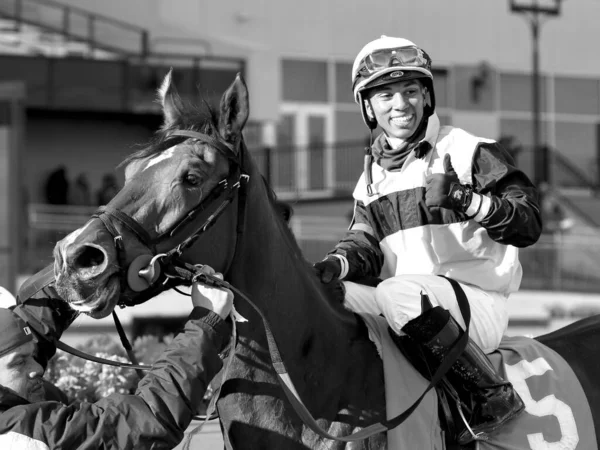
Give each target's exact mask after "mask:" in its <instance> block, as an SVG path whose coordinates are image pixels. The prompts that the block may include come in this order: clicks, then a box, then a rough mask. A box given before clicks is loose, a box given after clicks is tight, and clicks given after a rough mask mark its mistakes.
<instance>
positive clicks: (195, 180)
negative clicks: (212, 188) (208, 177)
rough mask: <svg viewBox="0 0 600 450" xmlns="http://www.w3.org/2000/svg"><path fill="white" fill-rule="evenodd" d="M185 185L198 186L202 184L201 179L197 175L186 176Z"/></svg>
mask: <svg viewBox="0 0 600 450" xmlns="http://www.w3.org/2000/svg"><path fill="white" fill-rule="evenodd" d="M185 183H186V184H188V185H190V186H197V185H199V184H200V177H199V176H198V175H196V174H195V173H188V174H187V175H186V176H185Z"/></svg>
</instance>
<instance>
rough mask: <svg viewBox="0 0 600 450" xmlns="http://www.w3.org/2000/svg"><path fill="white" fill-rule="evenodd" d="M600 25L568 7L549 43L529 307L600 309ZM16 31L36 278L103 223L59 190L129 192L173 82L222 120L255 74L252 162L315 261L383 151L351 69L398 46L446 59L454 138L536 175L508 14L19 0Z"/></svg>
mask: <svg viewBox="0 0 600 450" xmlns="http://www.w3.org/2000/svg"><path fill="white" fill-rule="evenodd" d="M61 4H62V5H63V7H61V6H60V5H61ZM599 15H600V3H599V2H598V1H596V0H579V1H577V2H573V1H571V2H564V3H563V6H562V15H561V16H560V17H559V18H557V19H553V20H551V21H549V22H548V23H547V24H545V26H544V28H543V31H542V33H543V35H542V40H541V48H540V49H541V72H542V91H541V92H542V95H541V109H542V130H541V131H542V141H543V142H544V143H545V144H546V146H547V148H548V152H549V154H550V160H551V171H550V181H551V185H550V186H548V188H547V192H548V202H549V203H548V204H549V206H548V211H549V215H548V216H547V221H546V222H547V223H548V224H549V223H552V226H550V227H548V228H549V229H551V231H552V232H551V233H548V234H547V235H546V236H545V237H544V238H543V239H542V241H541V242H540V243H539V244H537V245H536V246H535V247H534V248H532V249H528V250H525V251H524V252H523V253H522V254H523V262H524V268H525V279H524V283H523V286H524V288H526V289H527V288H529V289H552V290H554V291H588V292H598V291H600V280H599V279H598V275H597V274H596V273H595V272H596V270H595V267H596V266H597V265H598V263H599V262H600V235H599V234H598V226H600V203H599V202H598V201H597V200H596V198H595V193H596V190H597V187H598V185H599V176H600V171H599V165H600V157H599V155H600V153H599V152H600V143H599V137H598V135H599V133H598V130H599V129H600V128H599V126H600V60H598V59H597V58H594V57H593V56H592V55H595V50H596V49H595V43H596V42H598V40H599V38H600V31H599V30H598V28H597V26H596V24H595V20H593V18H595V17H598V16H599ZM0 18H1V19H2V20H1V22H0V64H1V65H2V68H3V70H2V71H0V82H13V81H20V82H23V83H24V85H25V87H26V97H25V101H24V105H23V113H24V117H25V125H24V128H25V132H24V135H23V142H22V145H21V146H20V152H19V159H20V168H19V171H20V174H21V175H20V180H22V186H20V187H19V189H21V190H22V192H23V198H25V199H27V201H28V204H29V206H28V207H27V208H24V210H25V213H24V214H22V216H23V219H22V220H21V222H22V226H21V227H19V228H20V229H21V230H22V236H21V239H22V242H23V243H24V246H25V247H26V249H27V251H25V252H23V256H22V257H21V258H20V263H19V266H20V272H21V274H22V276H27V275H28V274H30V273H32V272H34V271H35V270H37V269H39V268H41V267H43V266H44V265H45V264H46V263H47V262H48V261H49V260H50V259H51V253H50V251H51V248H52V243H53V242H54V241H55V240H56V239H57V238H58V237H60V236H61V235H63V234H65V233H67V232H68V231H70V230H72V229H74V228H76V227H77V226H79V225H81V224H82V223H83V222H84V221H85V219H86V217H88V216H89V213H90V212H91V211H92V210H93V209H94V206H85V205H67V206H66V207H63V208H56V207H53V206H51V205H47V204H46V201H45V192H44V186H45V182H46V180H47V177H48V175H49V174H50V172H51V171H52V170H54V169H55V168H56V167H58V166H60V165H64V166H65V168H66V170H67V174H68V178H69V179H70V181H71V185H73V184H74V180H75V178H76V177H77V176H78V175H79V174H86V177H87V179H88V182H89V188H90V190H91V192H96V190H98V189H99V188H100V184H101V180H102V178H103V177H104V175H105V174H107V173H115V174H117V181H118V182H119V183H122V181H123V178H122V171H121V170H117V169H116V168H117V166H118V164H119V163H120V161H121V160H122V159H123V158H124V157H125V156H126V155H127V154H129V153H130V152H131V151H132V150H134V149H135V144H139V143H143V142H145V141H146V140H147V139H149V138H150V137H151V135H152V132H153V131H154V130H155V129H156V128H157V127H158V126H159V125H160V123H161V117H160V115H159V109H158V105H157V104H156V103H155V102H154V97H155V90H156V88H157V86H158V84H159V82H160V80H161V79H162V77H163V76H164V74H165V73H166V72H167V71H168V69H169V68H170V67H173V68H174V70H175V78H174V79H175V83H176V85H177V87H178V89H179V91H180V93H181V94H182V95H183V96H184V97H186V98H187V99H189V100H191V101H198V100H199V99H200V96H203V97H205V98H207V99H208V101H209V102H211V103H212V104H215V103H216V101H217V100H218V98H219V96H220V95H221V93H222V92H223V90H224V89H225V88H226V87H227V86H228V85H229V83H230V82H231V81H232V80H233V78H234V76H235V74H236V73H237V72H241V73H243V75H244V77H245V79H246V81H247V84H248V86H249V90H250V102H251V117H250V123H249V124H248V125H247V127H246V141H247V144H248V146H249V148H251V150H252V151H253V153H254V155H255V157H256V159H257V160H258V163H259V164H260V166H261V167H262V169H263V173H264V175H265V177H266V178H267V179H268V180H269V182H270V183H271V185H272V186H273V187H274V189H275V191H276V192H277V194H278V195H279V197H280V198H281V199H283V200H286V201H288V202H290V203H291V204H292V205H293V207H294V209H295V214H294V216H293V218H292V227H293V229H294V231H295V233H296V236H297V238H298V240H299V241H300V243H301V246H302V248H303V250H304V253H305V256H306V257H307V259H309V260H317V259H320V258H321V257H322V256H323V255H324V254H325V252H326V251H327V250H328V249H329V248H330V247H331V246H332V245H333V243H335V242H336V241H337V239H338V238H339V237H340V236H341V234H342V233H343V231H344V230H345V228H346V227H347V225H348V223H349V214H350V212H351V209H352V198H351V192H352V189H353V187H354V183H355V182H356V180H357V178H358V176H359V174H360V172H361V170H362V158H363V149H364V147H365V145H366V144H367V142H368V141H367V139H368V135H367V129H366V127H365V126H364V125H363V123H362V120H361V117H360V113H359V111H358V108H357V106H356V105H355V104H354V103H353V99H352V94H351V85H350V79H351V77H350V69H351V66H352V61H353V59H354V56H355V55H356V53H357V52H358V50H359V49H360V48H361V47H362V46H363V45H364V44H365V43H366V42H368V41H369V40H372V39H375V38H377V37H379V36H380V35H382V34H387V35H391V36H402V37H406V38H408V39H410V40H412V41H414V42H416V43H417V44H418V45H420V46H421V47H423V48H424V49H426V50H427V52H428V53H429V54H430V55H431V57H432V58H433V61H434V76H435V90H436V99H437V110H438V114H439V116H440V119H441V121H442V123H443V124H451V125H455V126H459V127H463V128H465V129H467V130H468V131H471V132H473V133H475V134H480V135H482V136H486V137H491V138H496V139H504V141H505V142H507V143H509V144H510V145H509V147H510V150H511V152H512V153H513V155H514V157H515V159H516V161H517V163H518V165H519V166H520V167H521V168H522V169H523V170H525V172H527V173H528V174H530V175H533V169H534V168H533V163H534V158H533V152H532V150H531V145H532V126H531V121H532V114H531V110H532V103H531V97H532V96H531V61H530V48H531V39H530V36H529V31H530V30H529V27H528V26H527V24H526V23H525V22H524V21H523V18H522V17H519V16H517V15H513V14H511V13H510V11H509V4H508V0H506V1H501V0H463V1H461V2H448V1H444V0H429V1H420V2H394V1H391V0H386V1H379V2H367V3H365V2H364V1H358V0H327V1H322V0H305V1H303V2H293V1H291V0H244V1H241V0H239V1H232V2H198V1H196V0H178V1H177V2H172V1H167V0H128V1H127V2H123V1H121V0H104V1H102V2H98V1H95V0H62V1H61V2H60V3H59V4H58V5H57V4H54V3H52V4H49V3H47V2H42V1H38V0H10V1H6V2H2V3H1V4H0ZM198 87H199V90H198ZM27 221H28V223H27ZM25 230H28V231H25Z"/></svg>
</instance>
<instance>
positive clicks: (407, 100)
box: [366, 80, 427, 140]
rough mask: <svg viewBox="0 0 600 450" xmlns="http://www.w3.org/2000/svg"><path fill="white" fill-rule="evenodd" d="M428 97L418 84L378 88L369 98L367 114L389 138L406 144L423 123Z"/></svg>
mask: <svg viewBox="0 0 600 450" xmlns="http://www.w3.org/2000/svg"><path fill="white" fill-rule="evenodd" d="M426 94H427V88H425V87H424V86H423V85H422V84H421V82H419V81H418V80H406V81H399V82H397V83H392V84H386V85H383V86H379V87H375V88H373V89H372V90H371V91H370V92H369V93H368V96H367V97H368V102H367V105H366V108H367V114H368V115H369V118H371V119H376V120H377V123H378V124H379V126H380V127H381V128H382V129H383V131H384V132H385V134H386V135H387V136H389V137H392V138H396V139H402V140H406V139H408V138H410V137H411V136H412V135H413V134H414V133H415V131H416V130H417V128H418V127H419V124H420V123H421V120H422V119H423V109H424V107H425V96H426Z"/></svg>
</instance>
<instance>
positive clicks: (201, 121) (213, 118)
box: [119, 98, 219, 166]
mask: <svg viewBox="0 0 600 450" xmlns="http://www.w3.org/2000/svg"><path fill="white" fill-rule="evenodd" d="M201 105H202V106H201V107H198V106H194V105H191V104H190V103H188V102H183V101H182V107H181V111H180V114H178V116H177V118H176V119H175V120H174V121H173V122H172V123H170V124H169V125H168V126H163V127H161V128H160V129H159V130H158V131H156V133H155V134H154V136H153V138H152V139H150V141H149V142H147V143H145V144H141V147H142V148H141V149H140V150H138V151H136V152H134V153H132V154H131V155H129V156H128V157H127V158H125V159H124V160H123V162H122V163H121V164H120V165H119V166H126V165H127V164H129V163H130V162H132V161H135V160H139V159H145V158H148V157H150V156H153V155H156V154H158V153H160V152H162V151H163V150H165V149H166V148H167V147H171V146H173V145H176V144H178V143H180V142H183V141H185V140H186V139H187V138H186V137H185V136H171V133H172V132H173V131H175V130H190V131H197V132H199V133H204V134H206V135H208V136H212V137H217V138H218V137H219V127H218V123H219V118H218V115H217V113H216V112H215V111H214V109H213V108H211V106H210V104H209V103H208V102H207V101H206V99H204V98H203V99H202V100H201Z"/></svg>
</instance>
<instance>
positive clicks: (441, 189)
mask: <svg viewBox="0 0 600 450" xmlns="http://www.w3.org/2000/svg"><path fill="white" fill-rule="evenodd" d="M472 196H473V191H472V190H471V189H470V188H467V187H466V186H462V185H461V184H460V180H459V179H458V175H457V174H456V171H455V170H454V167H452V161H451V160H450V155H449V154H446V155H444V173H432V174H431V175H428V176H427V178H426V179H425V204H426V205H427V206H429V207H439V208H446V209H454V210H457V211H460V212H465V211H466V210H467V208H468V207H469V205H470V204H471V199H472Z"/></svg>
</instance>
